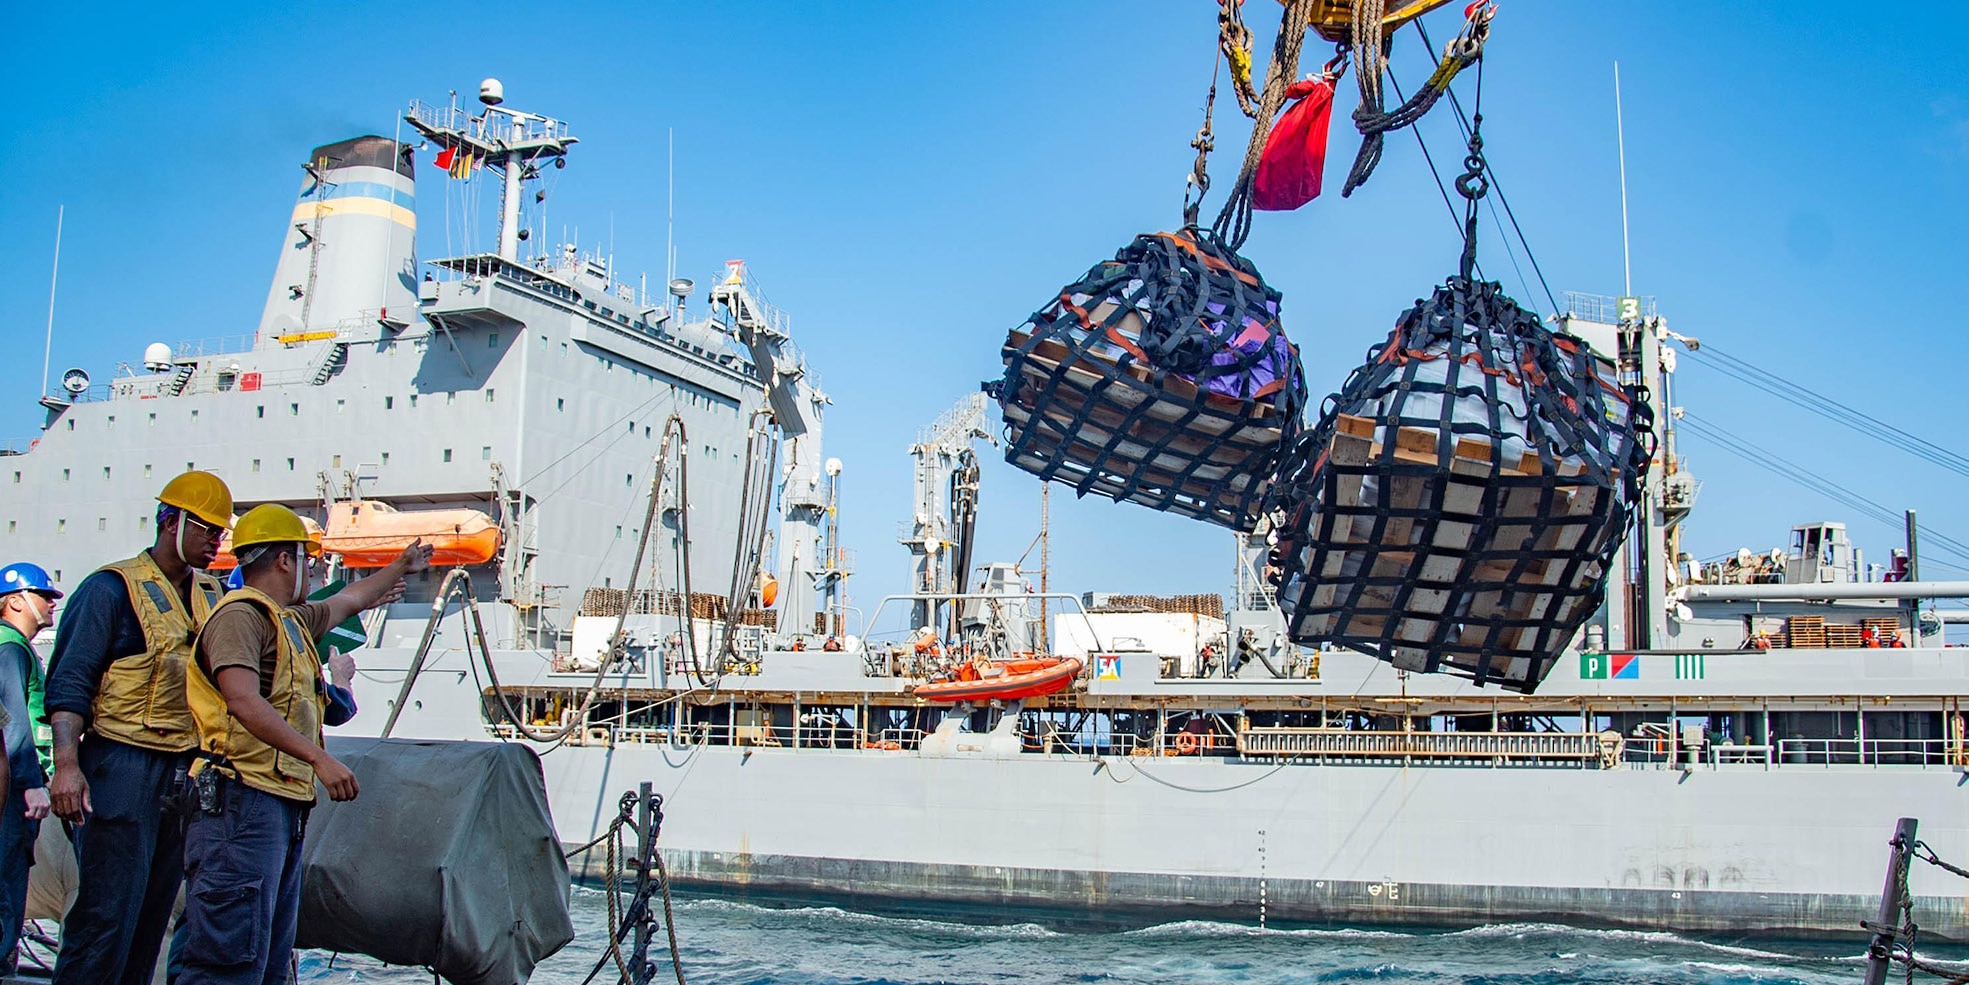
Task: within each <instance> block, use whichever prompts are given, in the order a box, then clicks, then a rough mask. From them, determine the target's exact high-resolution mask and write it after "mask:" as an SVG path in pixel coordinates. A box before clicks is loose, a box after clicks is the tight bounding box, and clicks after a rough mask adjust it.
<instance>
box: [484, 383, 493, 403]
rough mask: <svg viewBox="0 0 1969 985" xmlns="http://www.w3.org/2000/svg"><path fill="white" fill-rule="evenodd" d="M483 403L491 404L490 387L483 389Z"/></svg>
mask: <svg viewBox="0 0 1969 985" xmlns="http://www.w3.org/2000/svg"><path fill="white" fill-rule="evenodd" d="M485 402H486V403H491V402H492V388H491V387H486V388H485Z"/></svg>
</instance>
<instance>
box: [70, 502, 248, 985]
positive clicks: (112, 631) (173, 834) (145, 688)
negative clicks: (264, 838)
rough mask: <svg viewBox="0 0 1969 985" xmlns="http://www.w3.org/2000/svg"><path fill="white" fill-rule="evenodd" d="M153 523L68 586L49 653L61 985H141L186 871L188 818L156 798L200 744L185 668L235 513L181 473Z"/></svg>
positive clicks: (179, 777) (175, 781) (179, 776)
mask: <svg viewBox="0 0 1969 985" xmlns="http://www.w3.org/2000/svg"><path fill="white" fill-rule="evenodd" d="M156 519H157V523H156V530H155V536H154V537H153V539H152V541H151V546H150V547H149V549H147V550H145V551H143V552H142V553H140V554H138V555H137V556H135V557H132V558H129V559H127V560H124V561H118V562H116V563H114V564H111V565H107V566H105V567H104V568H103V569H102V570H100V571H97V572H95V573H94V574H92V575H90V576H89V577H87V578H85V579H83V580H82V583H81V584H80V585H77V586H76V588H75V591H74V592H73V593H71V595H70V596H69V598H68V601H67V605H66V606H65V608H64V610H63V613H62V620H61V624H60V626H59V627H57V630H56V634H55V650H54V653H53V655H52V656H50V657H49V660H48V694H47V701H46V708H47V715H48V720H49V724H50V726H51V729H52V731H53V734H54V736H53V738H54V743H53V744H54V764H55V775H54V778H53V779H52V780H51V781H50V782H49V784H48V792H49V794H50V797H51V799H52V801H53V808H54V812H55V813H56V814H57V815H59V816H60V817H61V818H62V819H63V820H65V821H68V822H69V823H71V824H73V825H75V826H76V827H75V828H74V832H73V837H74V840H75V851H76V862H77V868H78V885H77V891H76V897H75V904H74V905H73V906H71V907H70V908H69V911H68V916H67V918H66V919H65V920H64V921H63V924H62V949H61V954H60V956H59V957H58V958H57V960H56V962H55V981H56V982H58V983H61V985H85V983H86V985H145V983H148V982H149V981H150V979H151V972H152V968H153V965H154V964H155V963H156V957H157V951H158V947H159V945H160V944H161V943H162V941H163V939H164V931H165V924H166V923H167V922H168V921H169V920H170V917H171V906H172V903H173V901H174V900H175V898H176V897H177V895H178V886H179V883H180V882H181V881H182V878H181V877H182V873H183V858H184V855H183V847H184V825H183V821H182V819H181V818H180V817H179V816H177V815H175V814H167V813H166V812H165V811H163V810H162V809H161V808H160V806H159V805H160V802H161V801H162V800H164V799H165V798H166V797H167V795H169V794H171V793H173V792H174V791H176V790H177V789H178V788H179V787H181V785H182V783H183V776H184V773H185V770H186V767H187V766H188V765H189V763H190V753H191V750H192V749H193V748H195V747H196V746H197V745H198V740H197V736H196V733H195V732H194V731H193V728H192V718H191V709H190V708H189V707H188V706H187V705H186V704H185V666H186V662H187V661H188V660H189V658H190V656H191V643H192V639H193V638H194V637H195V636H196V635H197V633H198V630H199V627H201V626H203V625H204V623H205V619H206V617H207V616H209V615H210V614H211V612H212V610H213V609H214V608H216V607H217V605H218V602H219V597H220V595H221V594H222V593H221V591H220V588H219V583H218V582H216V581H214V580H213V579H212V578H211V577H209V576H207V575H206V574H204V573H203V572H202V571H200V570H199V569H201V568H203V567H204V566H205V565H208V564H211V563H212V559H213V558H214V557H216V556H217V555H218V551H219V539H220V536H221V535H222V534H224V532H225V530H226V527H227V526H229V525H230V524H231V522H232V491H231V490H229V489H227V488H226V484H225V482H223V481H221V480H220V479H219V477H218V476H216V475H213V474H212V473H210V472H186V473H185V474H183V475H180V476H178V477H177V478H175V479H172V480H171V481H170V482H169V483H167V484H166V485H165V486H164V489H163V491H162V492H160V493H158V496H157V512H156Z"/></svg>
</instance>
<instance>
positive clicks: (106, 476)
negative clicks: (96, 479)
mask: <svg viewBox="0 0 1969 985" xmlns="http://www.w3.org/2000/svg"><path fill="white" fill-rule="evenodd" d="M103 481H104V482H108V481H109V466H107V465H105V466H103Z"/></svg>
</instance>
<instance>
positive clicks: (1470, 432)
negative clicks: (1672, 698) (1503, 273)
mask: <svg viewBox="0 0 1969 985" xmlns="http://www.w3.org/2000/svg"><path fill="white" fill-rule="evenodd" d="M1615 379H1616V377H1615V374H1614V367H1613V366H1612V364H1610V363H1608V362H1606V361H1605V360H1602V359H1600V358H1598V357H1596V356H1595V355H1593V353H1592V352H1591V351H1590V350H1589V349H1588V347H1587V346H1586V344H1585V343H1584V342H1582V341H1581V340H1579V339H1577V338H1574V337H1572V336H1568V335H1555V334H1553V333H1552V332H1550V331H1548V330H1547V329H1545V328H1544V327H1543V326H1541V325H1540V324H1539V321H1538V317H1537V316H1536V315H1534V314H1532V313H1531V312H1528V311H1526V310H1524V309H1523V308H1520V307H1519V306H1518V305H1517V303H1516V302H1514V301H1512V300H1511V299H1510V298H1508V297H1506V296H1505V295H1504V294H1503V292H1502V290H1501V289H1500V288H1499V286H1498V285H1496V284H1491V283H1483V282H1473V281H1470V280H1466V279H1464V278H1460V277H1459V278H1452V279H1451V280H1450V281H1449V282H1448V284H1447V285H1446V286H1444V287H1439V288H1437V289H1436V291H1435V294H1434V296H1433V297H1431V298H1430V299H1429V300H1427V301H1424V302H1421V303H1418V304H1417V305H1416V306H1415V307H1414V308H1411V309H1410V310H1409V311H1408V312H1407V313H1405V314H1404V315H1402V317H1401V319H1400V321H1399V322H1397V323H1396V326H1395V330H1394V333H1393V334H1392V335H1390V336H1389V339H1388V341H1387V343H1386V344H1384V345H1383V346H1382V347H1380V348H1379V349H1377V350H1374V351H1372V352H1371V353H1370V355H1369V359H1368V362H1367V364H1366V365H1365V366H1362V367H1360V368H1358V369H1356V370H1355V371H1354V373H1353V374H1352V375H1351V376H1350V377H1349V378H1348V380H1347V383H1346V385H1345V386H1344V387H1343V388H1342V390H1341V392H1340V393H1338V394H1335V395H1334V396H1332V397H1330V398H1328V400H1327V405H1326V407H1325V408H1324V411H1323V413H1322V415H1321V418H1320V422H1319V424H1318V426H1317V427H1316V428H1314V429H1313V430H1311V431H1309V432H1307V433H1306V434H1305V435H1303V436H1302V437H1301V438H1300V439H1299V440H1298V441H1297V442H1296V444H1295V446H1294V447H1293V449H1292V450H1291V452H1290V453H1289V454H1288V455H1287V456H1286V461H1285V463H1284V466H1283V472H1282V474H1281V477H1280V478H1279V480H1278V481H1279V489H1278V500H1277V504H1278V507H1279V509H1280V511H1281V514H1282V515H1283V518H1284V522H1283V523H1282V524H1281V526H1280V528H1279V530H1280V533H1279V540H1278V544H1277V548H1276V550H1275V552H1274V554H1273V564H1274V565H1275V567H1276V571H1275V572H1274V576H1273V577H1274V583H1275V584H1276V585H1277V586H1278V589H1279V592H1278V595H1279V605H1280V607H1281V609H1283V610H1284V611H1285V612H1287V613H1289V614H1290V630H1291V636H1292V639H1293V640H1294V641H1296V642H1299V643H1306V644H1314V643H1336V644H1340V645H1343V646H1347V647H1350V648H1353V649H1356V650H1360V651H1362V652H1365V653H1368V654H1371V655H1373V656H1376V657H1379V658H1380V659H1382V660H1385V661H1388V662H1389V663H1392V664H1393V665H1395V666H1396V667H1400V668H1403V669H1406V670H1414V671H1446V672H1449V673H1452V674H1456V675H1458V676H1462V677H1468V678H1470V679H1472V680H1474V681H1475V682H1476V683H1477V684H1478V685H1483V684H1486V683H1496V684H1499V685H1501V686H1503V687H1506V688H1509V689H1511V690H1515V691H1522V692H1525V693H1530V692H1531V691H1533V690H1535V689H1536V688H1537V687H1538V685H1539V683H1540V682H1541V681H1543V680H1544V679H1545V675H1546V673H1547V672H1549V671H1550V670H1551V667H1552V664H1553V663H1554V662H1555V661H1556V660H1557V659H1558V657H1559V654H1560V653H1561V652H1562V651H1563V650H1564V649H1565V647H1566V646H1567V644H1568V643H1569V642H1570V641H1571V640H1572V638H1573V636H1574V634H1575V633H1576V632H1577V631H1578V630H1579V626H1580V624H1581V623H1582V622H1583V621H1584V620H1585V619H1586V617H1587V616H1588V615H1590V614H1591V613H1592V611H1593V610H1594V609H1595V608H1597V607H1598V605H1599V602H1600V598H1601V594H1602V591H1603V590H1604V588H1605V582H1606V575H1607V571H1608V567H1609V565H1610V564H1611V563H1612V557H1613V553H1614V551H1615V550H1616V549H1617V548H1618V547H1619V546H1620V538H1621V535H1622V534H1623V532H1624V531H1625V529H1626V525H1627V519H1628V515H1629V512H1630V510H1631V508H1632V506H1633V504H1634V502H1635V501H1636V499H1637V497H1638V496H1639V495H1640V484H1641V478H1642V475H1643V472H1644V471H1645V469H1646V468H1647V463H1648V460H1649V458H1650V457H1651V456H1652V454H1653V450H1654V437H1653V426H1654V420H1653V415H1652V412H1651V411H1650V410H1649V408H1648V405H1647V403H1646V401H1645V399H1644V394H1643V393H1642V392H1641V391H1640V390H1639V389H1638V388H1636V389H1634V390H1631V391H1630V390H1625V389H1623V388H1622V387H1621V386H1619V385H1617V383H1616V382H1615Z"/></svg>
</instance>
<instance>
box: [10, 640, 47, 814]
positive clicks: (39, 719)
mask: <svg viewBox="0 0 1969 985" xmlns="http://www.w3.org/2000/svg"><path fill="white" fill-rule="evenodd" d="M4 643H19V644H20V645H21V649H24V650H26V651H27V720H28V722H29V724H30V725H32V726H33V728H34V754H35V755H36V756H38V757H40V759H41V772H42V773H43V774H44V775H46V776H54V775H55V751H54V746H55V733H54V730H53V729H52V728H50V727H49V725H48V714H47V712H46V711H45V710H44V709H43V708H42V707H41V706H42V703H43V701H44V700H45V699H46V698H47V696H48V680H47V678H46V677H44V676H43V675H42V671H41V655H40V654H38V653H36V652H34V644H32V643H29V642H28V641H27V637H25V636H22V635H21V633H20V630H18V629H15V628H14V627H12V626H10V625H8V624H7V623H4V622H0V644H4Z"/></svg>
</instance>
